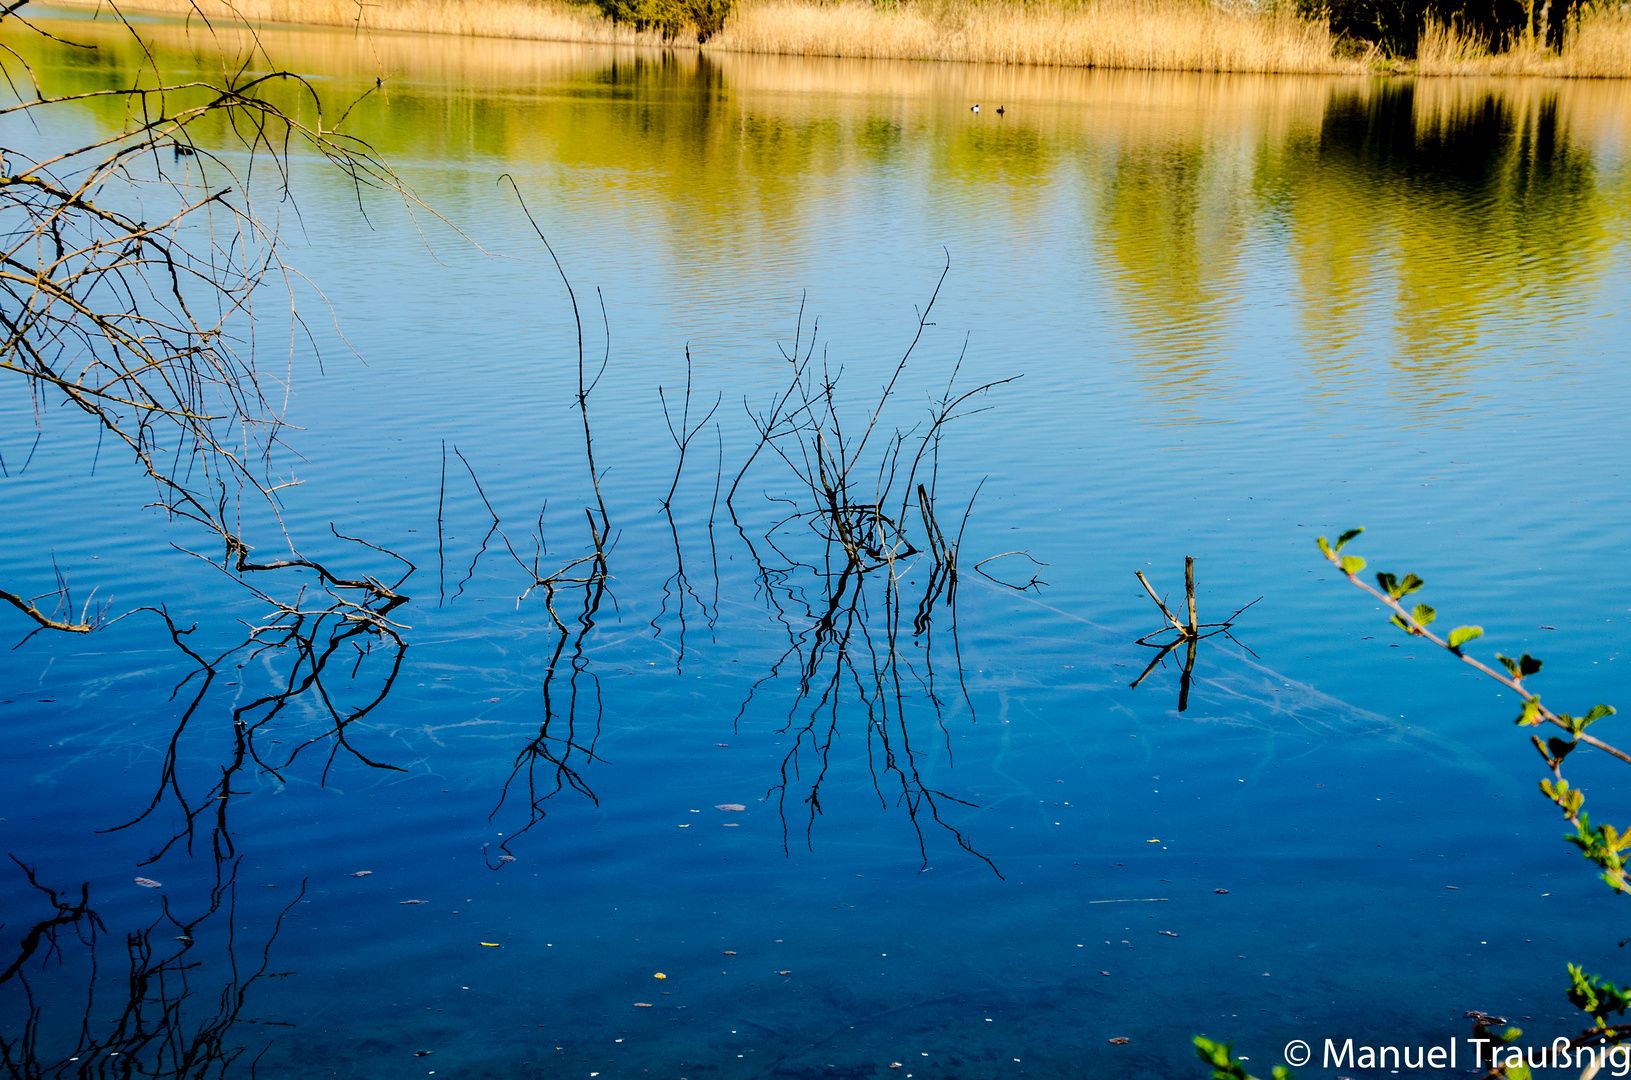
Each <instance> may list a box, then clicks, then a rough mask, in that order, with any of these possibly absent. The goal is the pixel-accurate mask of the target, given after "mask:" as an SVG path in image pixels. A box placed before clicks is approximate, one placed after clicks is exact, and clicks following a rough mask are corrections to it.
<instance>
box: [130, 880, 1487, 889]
mask: <svg viewBox="0 0 1631 1080" xmlns="http://www.w3.org/2000/svg"><path fill="white" fill-rule="evenodd" d="M136 880H137V881H140V880H141V878H137V879H136ZM1444 887H1445V888H1446V889H1455V890H1456V891H1460V888H1461V887H1460V886H1459V885H1446V886H1444Z"/></svg>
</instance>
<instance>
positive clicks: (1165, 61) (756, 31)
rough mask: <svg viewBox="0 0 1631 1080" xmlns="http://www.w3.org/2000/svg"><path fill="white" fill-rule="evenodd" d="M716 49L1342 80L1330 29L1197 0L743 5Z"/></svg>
mask: <svg viewBox="0 0 1631 1080" xmlns="http://www.w3.org/2000/svg"><path fill="white" fill-rule="evenodd" d="M718 47H719V48H722V49H733V50H737V51H740V52H755V53H784V54H791V55H795V56H846V57H866V58H875V59H892V60H974V61H985V62H992V63H1001V64H1048V65H1057V66H1064V67H1109V68H1142V69H1155V70H1178V71H1249V72H1266V71H1276V72H1302V73H1315V72H1341V71H1353V70H1356V69H1357V68H1358V66H1359V65H1358V64H1357V63H1355V62H1353V61H1344V60H1339V59H1337V58H1335V57H1334V56H1333V52H1332V40H1331V34H1330V32H1329V31H1328V30H1327V29H1326V28H1325V26H1324V25H1323V24H1320V23H1315V22H1310V21H1308V20H1305V19H1299V18H1297V17H1296V16H1294V15H1289V14H1287V15H1264V14H1258V13H1255V12H1253V11H1251V10H1250V9H1239V10H1231V9H1225V8H1222V7H1219V6H1215V5H1211V4H1203V3H1194V2H1190V0H1097V2H1094V3H1084V4H1059V3H1054V4H1036V3H1023V2H1013V0H994V2H988V3H977V4H976V3H966V2H957V0H949V2H947V0H942V2H939V3H935V2H932V0H931V2H927V3H914V4H900V5H891V6H888V7H880V6H875V5H873V4H871V3H868V2H866V0H841V2H839V3H830V4H814V3H810V2H808V0H756V2H750V3H747V4H744V5H743V7H742V9H741V11H740V12H739V13H738V14H737V16H736V17H735V18H734V19H732V20H731V21H730V23H729V24H727V26H726V28H725V32H724V33H723V34H721V35H720V36H719V38H718Z"/></svg>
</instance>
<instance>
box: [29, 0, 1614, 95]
mask: <svg viewBox="0 0 1631 1080" xmlns="http://www.w3.org/2000/svg"><path fill="white" fill-rule="evenodd" d="M51 2H53V3H55V4H58V5H61V6H68V7H78V8H93V7H97V6H99V0H51ZM120 7H121V9H122V10H125V11H127V12H140V13H144V14H155V15H171V16H180V17H190V18H196V17H199V16H200V15H201V16H203V17H205V18H209V19H211V20H218V19H236V20H241V21H245V22H250V23H289V24H299V25H307V26H339V27H355V28H359V29H363V30H369V31H384V32H389V31H403V32H414V33H437V34H453V35H458V36H463V37H482V38H501V39H505V38H507V39H519V40H533V41H561V42H582V43H591V44H604V45H643V46H660V45H664V44H668V45H671V46H672V45H677V46H680V47H684V48H695V47H696V42H695V39H694V37H691V36H690V35H685V36H682V37H681V38H680V39H679V40H678V41H675V42H671V43H665V42H663V41H662V40H661V38H660V37H659V36H658V35H656V34H654V33H643V34H642V33H636V32H635V31H633V30H631V29H629V28H628V27H626V26H615V25H613V24H612V23H610V22H608V21H606V20H605V19H603V18H602V17H601V16H600V15H599V14H598V13H597V12H596V11H595V9H594V8H593V7H590V6H585V5H584V4H581V3H577V4H575V3H570V2H567V0H368V2H364V0H122V2H121V4H120ZM1282 7H1283V5H1282ZM707 48H708V49H709V50H710V51H714V50H718V51H721V52H740V53H760V54H779V55H790V56H826V57H848V58H856V59H895V60H961V61H973V62H984V63H995V64H1005V65H1016V64H1026V65H1044V66H1054V67H1085V68H1125V69H1141V70H1170V71H1218V72H1224V71H1228V72H1259V73H1268V72H1274V73H1306V74H1337V73H1347V74H1352V73H1359V72H1362V71H1365V70H1368V69H1371V68H1373V67H1383V66H1385V67H1389V68H1391V69H1392V70H1395V71H1401V72H1411V71H1413V72H1414V73H1416V74H1421V75H1547V76H1554V77H1568V76H1577V77H1581V76H1583V77H1605V76H1606V77H1622V78H1623V77H1631V10H1598V11H1594V12H1588V13H1587V14H1586V15H1585V16H1584V17H1583V18H1582V19H1581V20H1580V21H1578V22H1577V23H1575V24H1574V25H1572V26H1571V27H1570V28H1569V31H1568V33H1567V35H1566V40H1565V44H1564V47H1563V49H1562V50H1561V52H1560V53H1558V52H1549V51H1546V50H1544V49H1538V48H1533V47H1530V48H1525V47H1522V46H1519V47H1515V48H1512V49H1510V50H1507V51H1504V52H1495V53H1492V52H1491V51H1490V50H1489V47H1488V44H1487V43H1486V42H1483V41H1480V40H1477V39H1475V38H1470V37H1468V36H1466V35H1463V34H1460V33H1458V32H1456V31H1455V30H1453V29H1450V28H1446V27H1443V26H1437V25H1433V26H1429V27H1427V30H1426V32H1425V34H1424V35H1423V37H1422V41H1421V48H1420V54H1419V56H1418V58H1417V60H1416V61H1415V62H1414V63H1413V64H1400V63H1392V64H1387V65H1384V64H1382V63H1381V62H1380V58H1379V57H1375V56H1372V57H1367V58H1365V59H1364V60H1359V59H1351V58H1344V57H1340V56H1338V55H1337V50H1336V42H1335V40H1334V39H1333V38H1332V35H1331V33H1330V32H1329V30H1328V29H1327V28H1326V27H1325V26H1324V24H1323V23H1320V22H1318V21H1313V20H1308V19H1303V18H1299V17H1298V16H1296V15H1293V14H1290V13H1287V12H1284V11H1282V12H1281V13H1278V14H1275V13H1267V12H1263V11H1259V10H1257V9H1256V8H1254V7H1252V6H1251V5H1250V4H1247V3H1243V2H1242V3H1233V4H1225V3H1215V2H1207V0H905V2H898V3H894V4H888V5H878V4H874V3H872V2H871V0H740V3H739V6H738V10H737V12H736V13H735V14H734V15H733V16H732V17H731V19H730V21H729V22H728V23H727V24H726V26H725V29H724V31H723V32H722V33H720V34H719V35H718V36H717V37H715V38H714V39H713V40H712V41H711V42H709V44H708V46H707ZM1373 62H1374V63H1373Z"/></svg>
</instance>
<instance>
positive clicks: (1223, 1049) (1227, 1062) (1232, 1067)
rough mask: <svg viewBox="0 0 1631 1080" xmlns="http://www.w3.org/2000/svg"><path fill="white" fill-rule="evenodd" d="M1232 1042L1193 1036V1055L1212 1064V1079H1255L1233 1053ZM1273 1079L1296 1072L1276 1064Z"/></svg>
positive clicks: (1286, 1077) (1281, 1079) (1285, 1079)
mask: <svg viewBox="0 0 1631 1080" xmlns="http://www.w3.org/2000/svg"><path fill="white" fill-rule="evenodd" d="M1234 1048H1235V1044H1234V1043H1220V1042H1213V1041H1212V1040H1211V1039H1208V1038H1207V1037H1206V1036H1205V1035H1197V1036H1195V1056H1196V1057H1198V1058H1200V1059H1201V1060H1202V1061H1204V1062H1206V1063H1207V1064H1208V1065H1210V1066H1212V1080H1257V1078H1256V1077H1255V1076H1253V1075H1252V1074H1251V1073H1249V1072H1247V1071H1246V1066H1244V1065H1242V1064H1241V1063H1240V1059H1239V1058H1237V1057H1235V1055H1234ZM1272 1075H1273V1077H1274V1080H1291V1078H1292V1077H1293V1076H1295V1075H1296V1073H1294V1072H1292V1071H1291V1070H1290V1069H1288V1068H1286V1067H1285V1066H1284V1065H1276V1066H1275V1067H1274V1072H1273V1073H1272Z"/></svg>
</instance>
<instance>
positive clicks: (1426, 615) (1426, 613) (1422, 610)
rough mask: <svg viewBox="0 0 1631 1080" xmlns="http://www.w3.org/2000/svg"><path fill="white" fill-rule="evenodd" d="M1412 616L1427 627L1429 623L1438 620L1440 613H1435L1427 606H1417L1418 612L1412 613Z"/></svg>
mask: <svg viewBox="0 0 1631 1080" xmlns="http://www.w3.org/2000/svg"><path fill="white" fill-rule="evenodd" d="M1410 614H1411V616H1412V617H1414V618H1415V620H1416V621H1417V622H1418V623H1420V624H1421V625H1422V626H1426V625H1427V624H1428V623H1430V622H1432V621H1433V620H1434V619H1436V618H1438V612H1436V611H1434V610H1433V609H1432V608H1430V607H1428V606H1427V605H1426V604H1417V605H1416V610H1414V611H1412V612H1411V613H1410Z"/></svg>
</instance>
